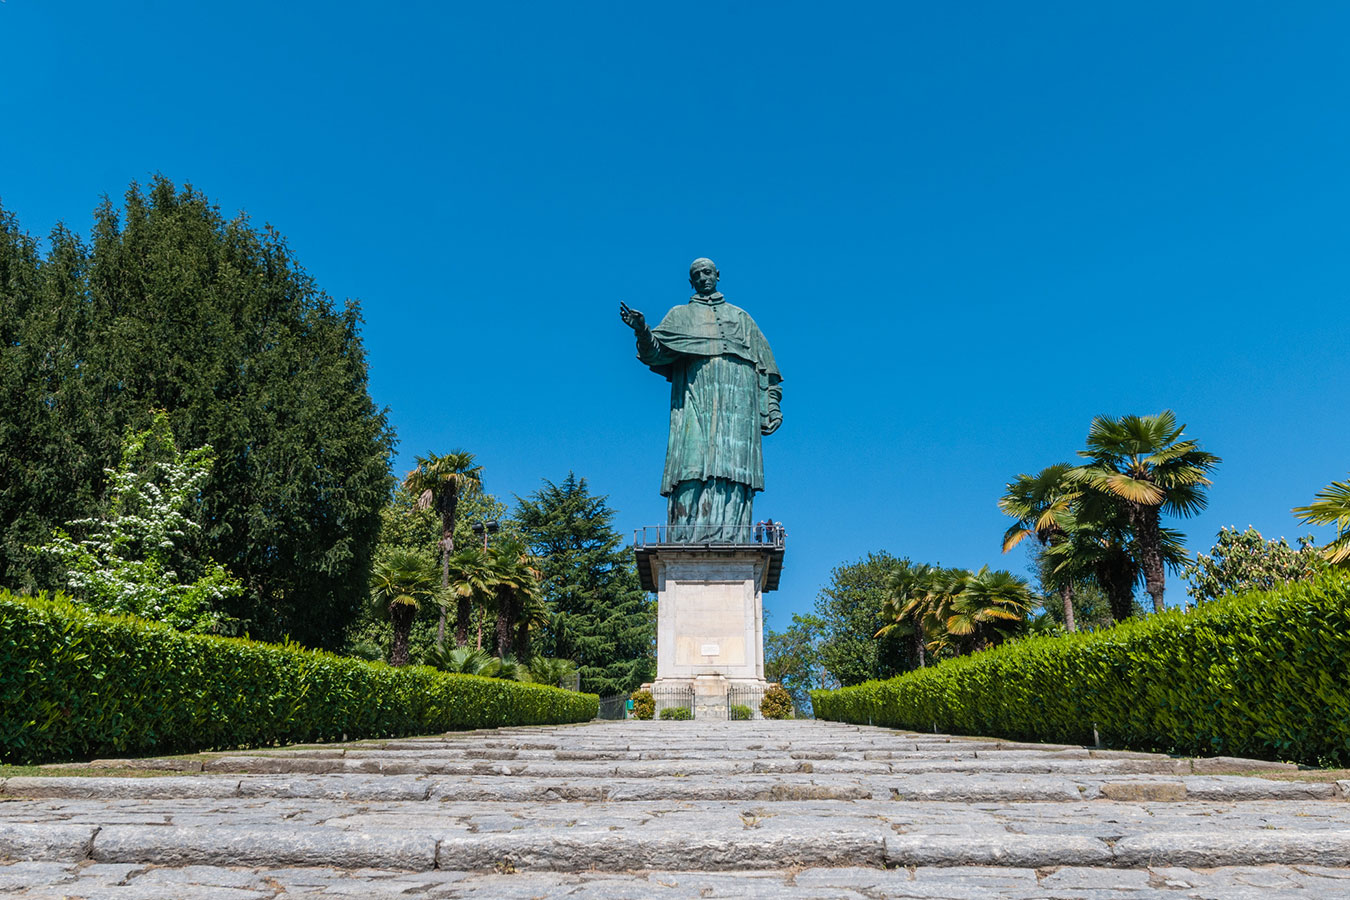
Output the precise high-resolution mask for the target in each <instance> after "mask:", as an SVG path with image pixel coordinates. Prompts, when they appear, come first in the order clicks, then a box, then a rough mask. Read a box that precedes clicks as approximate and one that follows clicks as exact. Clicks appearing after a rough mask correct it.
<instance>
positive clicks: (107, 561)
mask: <svg viewBox="0 0 1350 900" xmlns="http://www.w3.org/2000/svg"><path fill="white" fill-rule="evenodd" d="M213 461H214V456H213V453H212V450H211V446H210V445H209V444H208V445H206V446H203V447H198V448H197V449H195V450H189V451H188V452H187V453H181V454H180V453H179V451H178V448H177V446H176V445H175V444H174V440H173V432H172V430H171V429H170V427H169V419H168V415H167V414H166V413H164V412H158V413H156V414H155V418H154V420H153V422H152V423H151V425H150V427H149V428H148V429H146V430H145V431H142V432H136V433H130V434H128V436H127V438H126V439H125V441H124V442H123V445H122V460H121V463H120V464H119V466H118V467H117V469H105V470H104V471H105V472H106V474H107V475H108V478H109V489H108V492H109V504H108V512H107V514H106V515H105V516H104V517H102V518H97V519H77V520H75V521H73V522H68V523H66V528H58V529H56V530H55V532H54V533H53V535H52V540H51V541H50V542H49V543H48V544H46V545H44V546H43V547H41V548H40V549H41V551H42V552H43V553H45V554H47V555H49V556H51V557H54V558H55V559H56V560H57V561H58V562H59V563H60V564H61V565H62V566H63V567H64V569H65V574H66V581H67V583H68V585H69V587H70V592H71V594H72V596H73V597H74V598H75V599H77V600H79V601H81V602H83V603H85V604H88V605H89V606H91V607H93V608H95V609H97V610H99V611H100V612H107V613H122V614H131V615H137V616H141V617H142V618H145V619H152V620H155V621H158V622H164V623H166V624H169V625H172V626H173V627H174V628H177V629H179V630H181V631H200V632H206V631H215V630H217V628H218V626H219V624H220V621H221V615H220V610H221V609H222V608H223V606H224V604H225V603H226V602H227V601H229V600H230V599H232V598H234V597H236V596H238V595H239V594H240V593H242V592H243V587H242V585H240V583H239V581H238V580H237V579H235V578H233V577H231V576H230V574H229V573H228V572H227V571H226V570H225V567H224V566H222V565H220V564H219V563H217V562H215V561H213V560H211V559H209V558H204V559H198V560H194V559H193V558H192V557H191V556H190V555H189V554H188V553H186V552H185V544H187V543H188V541H189V540H190V538H191V537H192V536H193V535H194V534H195V533H196V532H198V531H200V530H201V526H200V524H199V523H198V522H196V521H195V520H194V519H193V518H191V517H190V515H189V513H191V512H192V510H193V509H194V507H196V505H197V504H198V503H199V502H200V499H201V488H202V485H203V483H204V482H205V481H206V478H207V477H208V476H209V475H210V474H211V465H212V463H213ZM71 531H74V532H76V533H83V534H85V535H86V537H84V538H83V539H81V540H78V541H77V540H75V539H74V538H72V537H71V535H70V532H71ZM189 567H190V568H193V569H194V570H199V571H194V572H193V573H192V574H191V575H189V574H187V573H185V572H183V571H182V570H183V569H185V568H189ZM192 575H195V576H196V577H192ZM189 579H191V580H189Z"/></svg>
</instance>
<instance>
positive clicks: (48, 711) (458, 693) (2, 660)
mask: <svg viewBox="0 0 1350 900" xmlns="http://www.w3.org/2000/svg"><path fill="white" fill-rule="evenodd" d="M598 712H599V698H598V697H596V696H595V695H594V694H579V693H576V692H574V691H565V690H560V689H558V688H554V687H547V686H544V685H536V684H522V683H520V682H513V681H501V680H497V679H492V678H479V677H477V676H473V675H452V674H447V673H443V672H438V671H437V670H435V669H432V668H429V667H426V666H414V667H408V668H402V669H395V668H392V667H390V666H386V665H385V664H383V663H370V662H364V661H362V660H357V659H351V658H348V657H341V656H335V655H333V654H331V653H324V652H322V651H316V650H305V649H302V648H300V647H297V646H293V645H284V646H282V645H277V644H263V643H257V642H254V641H249V640H245V639H241V638H222V637H212V636H208V635H195V634H184V633H182V632H178V631H175V630H173V629H172V628H169V627H168V626H165V625H160V624H157V623H153V622H146V621H143V620H141V619H135V618H129V617H120V616H105V615H99V614H96V613H92V612H89V611H88V610H85V609H82V608H80V607H77V606H75V605H73V604H71V603H70V602H68V601H66V600H64V599H63V598H59V597H58V598H55V599H52V598H45V597H39V598H32V597H19V596H16V595H13V594H10V593H8V592H0V761H3V762H7V763H34V762H49V761H55V760H67V759H87V758H90V757H95V756H114V755H115V756H128V755H144V754H162V753H184V752H191V751H196V750H224V749H234V748H241V747H257V746H268V745H273V744H290V743H299V742H309V741H333V740H343V739H347V740H352V739H356V738H367V737H393V736H399V735H408V734H428V733H435V732H441V731H447V730H451V729H463V728H491V727H495V726H499V725H543V724H558V723H564V722H582V721H587V720H589V719H592V718H594V717H595V716H596V715H597V714H598Z"/></svg>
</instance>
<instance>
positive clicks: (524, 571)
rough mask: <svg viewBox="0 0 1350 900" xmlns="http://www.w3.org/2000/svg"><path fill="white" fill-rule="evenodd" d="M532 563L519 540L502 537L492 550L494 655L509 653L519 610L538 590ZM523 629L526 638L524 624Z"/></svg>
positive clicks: (525, 605) (535, 571) (524, 608)
mask: <svg viewBox="0 0 1350 900" xmlns="http://www.w3.org/2000/svg"><path fill="white" fill-rule="evenodd" d="M536 565H537V564H536V561H535V558H534V557H533V556H531V555H530V553H529V551H528V550H527V549H526V548H525V545H524V544H521V543H519V542H516V541H504V542H503V543H502V544H500V545H499V546H498V547H497V548H496V550H495V558H494V560H493V574H494V577H495V579H496V586H495V595H496V601H497V603H496V606H497V628H496V637H497V655H498V656H501V657H503V658H504V657H506V656H507V655H508V654H509V653H511V651H512V645H513V642H514V641H515V640H516V639H517V637H518V636H519V630H520V629H519V626H520V624H521V622H522V619H523V618H524V615H523V614H524V612H525V610H526V608H527V607H529V606H530V605H531V600H533V599H534V597H535V595H537V594H538V592H539V575H540V573H539V570H538V568H537V567H536ZM525 631H526V637H527V638H528V626H526V629H525ZM519 649H521V650H523V649H524V648H519Z"/></svg>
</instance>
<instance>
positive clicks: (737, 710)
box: [727, 703, 755, 722]
mask: <svg viewBox="0 0 1350 900" xmlns="http://www.w3.org/2000/svg"><path fill="white" fill-rule="evenodd" d="M754 717H755V711H754V710H753V709H751V708H750V707H748V706H746V705H745V704H744V703H733V704H731V706H729V707H727V718H728V719H730V720H731V721H733V722H738V721H741V720H742V719H753V718H754Z"/></svg>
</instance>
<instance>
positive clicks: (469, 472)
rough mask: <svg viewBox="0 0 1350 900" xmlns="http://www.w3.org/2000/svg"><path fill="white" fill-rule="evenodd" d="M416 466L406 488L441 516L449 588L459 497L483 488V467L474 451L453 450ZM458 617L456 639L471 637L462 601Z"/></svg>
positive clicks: (441, 625) (440, 627)
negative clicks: (477, 462)
mask: <svg viewBox="0 0 1350 900" xmlns="http://www.w3.org/2000/svg"><path fill="white" fill-rule="evenodd" d="M416 460H417V468H415V469H413V470H412V471H411V472H409V473H408V475H407V477H405V478H404V479H403V487H404V488H405V489H407V490H408V491H410V492H411V493H414V494H416V495H417V506H418V508H419V509H428V508H435V510H436V512H438V513H439V514H440V516H441V544H440V546H441V587H442V588H446V589H448V588H449V587H450V556H451V555H452V554H453V553H454V552H455V513H456V511H457V510H458V508H459V499H460V497H463V496H467V495H468V494H472V493H475V492H477V491H480V490H482V487H483V475H482V473H483V467H482V466H478V465H474V461H473V454H472V453H467V452H465V451H463V450H452V451H451V452H449V453H447V454H445V455H444V456H437V455H436V454H434V453H430V454H428V455H427V456H425V457H422V456H419V457H417V458H416ZM457 613H462V615H457V616H456V618H455V641H456V643H458V644H460V645H463V644H465V643H468V639H469V616H468V613H469V608H468V606H467V601H461V603H460V605H459V607H458V609H457ZM436 643H437V644H444V643H445V610H444V609H442V610H441V617H440V620H439V621H438V622H437V623H436Z"/></svg>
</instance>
